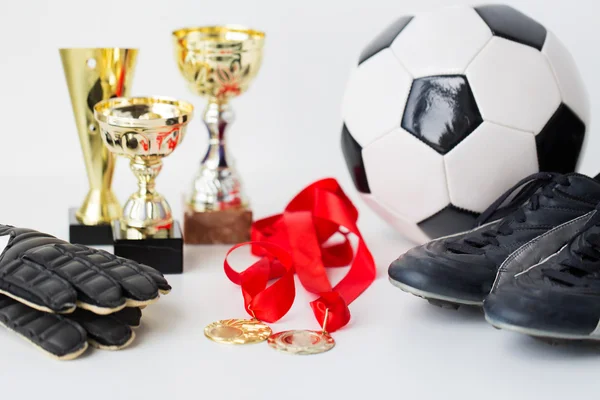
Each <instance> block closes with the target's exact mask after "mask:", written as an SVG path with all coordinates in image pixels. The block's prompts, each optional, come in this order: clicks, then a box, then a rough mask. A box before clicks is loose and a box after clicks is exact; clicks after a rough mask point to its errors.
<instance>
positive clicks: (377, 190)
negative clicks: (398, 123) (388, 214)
mask: <svg viewBox="0 0 600 400" xmlns="http://www.w3.org/2000/svg"><path fill="white" fill-rule="evenodd" d="M399 149H402V153H401V156H399V154H398V150H399ZM362 157H363V160H364V164H365V171H366V175H367V180H368V181H369V186H370V189H371V193H372V194H374V195H375V196H376V197H377V200H379V201H380V202H382V203H383V204H385V205H386V207H387V208H389V209H391V210H394V211H396V212H397V213H399V214H401V215H402V216H404V217H405V218H406V219H407V220H408V221H409V222H414V223H419V222H421V221H423V220H424V219H426V218H428V217H430V216H432V215H433V214H435V213H437V212H438V211H440V210H442V209H443V208H444V207H446V206H447V205H448V204H449V203H450V199H449V197H448V188H447V185H446V173H445V170H444V159H443V157H442V155H441V154H439V153H437V152H436V151H435V150H433V149H432V148H431V147H429V146H427V145H426V144H425V143H423V142H421V141H420V140H419V139H417V138H416V137H414V136H413V135H411V134H410V133H408V132H406V131H405V130H404V129H402V128H397V129H395V130H393V131H392V132H390V133H388V134H387V135H385V136H383V137H381V138H379V139H378V140H376V141H375V142H373V143H371V144H370V145H368V146H367V147H365V148H364V149H363V151H362Z"/></svg>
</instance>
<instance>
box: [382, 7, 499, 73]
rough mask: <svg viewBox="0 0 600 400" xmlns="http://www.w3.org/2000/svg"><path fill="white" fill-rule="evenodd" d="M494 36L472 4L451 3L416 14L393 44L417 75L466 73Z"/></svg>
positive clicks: (398, 54)
mask: <svg viewBox="0 0 600 400" xmlns="http://www.w3.org/2000/svg"><path fill="white" fill-rule="evenodd" d="M491 38H492V31H491V30H490V28H489V27H488V26H487V25H486V24H485V22H484V21H483V20H482V19H481V18H480V17H479V15H478V14H477V13H476V12H475V10H473V9H472V8H471V7H464V6H458V7H449V8H444V9H440V10H436V11H434V12H428V13H423V14H418V15H416V16H415V17H414V18H413V19H412V20H411V21H410V23H409V24H408V25H407V26H406V28H404V30H403V31H402V34H401V35H398V37H397V38H396V40H394V42H393V43H392V45H391V49H392V51H394V53H395V54H396V55H397V56H398V58H399V59H400V60H401V61H402V63H403V65H404V66H405V67H406V69H407V70H408V71H409V72H410V73H411V74H412V75H413V77H415V78H420V77H424V76H433V75H448V74H462V73H464V71H465V68H467V65H469V62H471V60H473V58H474V57H475V55H476V54H477V53H479V52H480V51H481V49H482V48H483V47H484V46H485V44H486V43H487V42H488V41H489V40H490V39H491Z"/></svg>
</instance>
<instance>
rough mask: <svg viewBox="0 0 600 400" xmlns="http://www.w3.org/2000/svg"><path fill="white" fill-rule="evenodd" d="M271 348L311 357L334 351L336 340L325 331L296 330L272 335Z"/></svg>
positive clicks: (270, 339)
mask: <svg viewBox="0 0 600 400" xmlns="http://www.w3.org/2000/svg"><path fill="white" fill-rule="evenodd" d="M269 346H271V347H272V348H274V349H275V350H278V351H281V352H284V353H290V354H299V355H309V354H319V353H325V352H326V351H329V350H331V349H333V347H334V346H335V340H333V338H332V337H331V336H330V335H329V333H327V332H325V331H324V330H323V331H309V330H294V331H283V332H278V333H276V334H274V335H272V336H271V337H269Z"/></svg>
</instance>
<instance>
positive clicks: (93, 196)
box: [75, 185, 121, 225]
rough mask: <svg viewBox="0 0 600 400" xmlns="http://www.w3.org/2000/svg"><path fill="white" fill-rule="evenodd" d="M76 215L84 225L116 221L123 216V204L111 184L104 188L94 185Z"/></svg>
mask: <svg viewBox="0 0 600 400" xmlns="http://www.w3.org/2000/svg"><path fill="white" fill-rule="evenodd" d="M75 216H76V217H77V219H78V220H79V222H81V223H82V224H84V225H98V224H100V223H103V222H105V221H114V220H117V219H119V217H120V216H121V204H120V203H119V200H118V199H117V196H115V194H114V192H113V191H112V189H110V185H108V186H105V187H102V188H94V187H92V188H91V189H90V190H89V192H88V194H87V196H86V197H85V200H84V201H83V205H82V206H81V207H80V208H79V209H78V210H77V212H76V213H75Z"/></svg>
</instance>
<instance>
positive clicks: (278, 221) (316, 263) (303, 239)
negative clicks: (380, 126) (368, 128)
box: [224, 179, 376, 332]
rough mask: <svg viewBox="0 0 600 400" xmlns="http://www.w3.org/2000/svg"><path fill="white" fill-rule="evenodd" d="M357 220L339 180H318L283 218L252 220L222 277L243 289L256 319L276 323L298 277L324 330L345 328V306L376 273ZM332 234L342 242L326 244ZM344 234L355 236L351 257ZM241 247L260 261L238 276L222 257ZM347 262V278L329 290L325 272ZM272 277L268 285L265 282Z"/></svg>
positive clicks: (289, 303)
mask: <svg viewBox="0 0 600 400" xmlns="http://www.w3.org/2000/svg"><path fill="white" fill-rule="evenodd" d="M357 219H358V211H357V210H356V208H355V207H354V205H353V204H352V202H351V201H350V199H348V197H347V196H346V194H345V193H344V192H343V191H342V189H341V187H340V186H339V184H338V182H337V181H336V180H335V179H323V180H320V181H317V182H315V183H313V184H312V185H310V186H308V187H306V188H305V189H304V190H302V191H301V192H300V193H299V194H298V195H297V196H296V197H294V199H293V200H292V201H291V202H290V203H289V204H288V205H287V207H286V208H285V210H284V212H283V214H278V215H275V216H272V217H268V218H265V219H261V220H258V221H256V222H254V224H253V225H252V234H251V236H252V241H251V242H247V243H241V244H238V245H236V246H234V247H232V248H231V249H230V250H229V252H228V253H227V256H226V257H225V262H224V267H225V274H226V275H227V277H228V278H229V279H230V280H231V281H232V282H233V283H235V284H237V285H240V286H241V288H242V293H243V296H244V304H245V307H246V311H248V313H249V314H250V315H252V316H253V317H256V318H258V319H260V320H261V321H265V322H275V321H277V320H279V319H280V318H281V317H283V316H284V315H285V314H286V313H287V312H288V310H289V309H290V307H291V306H292V304H293V303H294V297H295V294H296V291H295V287H294V273H297V274H298V278H299V279H300V282H301V283H302V286H304V288H305V289H306V290H308V291H309V292H312V293H316V294H318V295H319V296H320V297H319V298H318V299H317V300H315V301H313V302H311V303H310V306H311V308H312V310H313V312H314V314H315V317H316V318H317V321H318V322H319V324H320V325H321V326H322V327H323V328H326V329H327V331H329V332H333V331H336V330H338V329H340V328H341V327H343V326H345V325H346V324H347V323H348V321H350V310H349V309H348V305H349V304H350V303H352V301H354V300H355V299H356V298H357V297H358V296H360V294H361V293H362V292H363V291H365V289H367V288H368V287H369V285H371V283H372V282H373V280H374V279H375V273H376V269H375V262H374V260H373V256H372V255H371V253H370V252H369V249H368V248H367V245H366V244H365V242H364V240H363V237H362V235H361V234H360V231H359V230H358V227H357V226H356V221H357ZM337 233H341V234H342V235H343V238H344V240H343V241H342V242H341V243H337V244H333V245H329V244H328V243H327V242H328V240H330V239H331V238H332V236H334V235H335V234H337ZM349 234H354V235H356V237H357V238H358V246H357V249H356V253H355V252H354V250H353V248H352V244H351V243H350V240H349V239H348V235H349ZM245 245H250V246H252V247H251V250H252V253H253V254H254V255H257V256H261V257H262V258H261V259H260V260H258V261H257V262H256V263H254V264H253V265H251V266H250V267H248V268H247V269H246V270H245V271H243V272H240V273H238V272H236V271H234V270H233V269H232V268H231V266H230V265H229V262H228V261H227V258H228V256H229V254H231V252H233V251H234V250H236V249H237V248H239V247H241V246H245ZM348 264H351V265H350V270H349V271H348V273H347V274H346V276H345V277H344V278H343V279H342V280H341V281H340V282H339V283H338V284H337V285H336V286H335V287H332V286H331V283H330V281H329V278H328V277H327V273H326V271H325V268H327V267H341V266H346V265H348ZM276 278H278V279H277V281H275V282H274V283H273V284H272V285H271V286H268V287H267V285H268V282H269V280H270V279H276ZM325 318H327V321H325Z"/></svg>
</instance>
